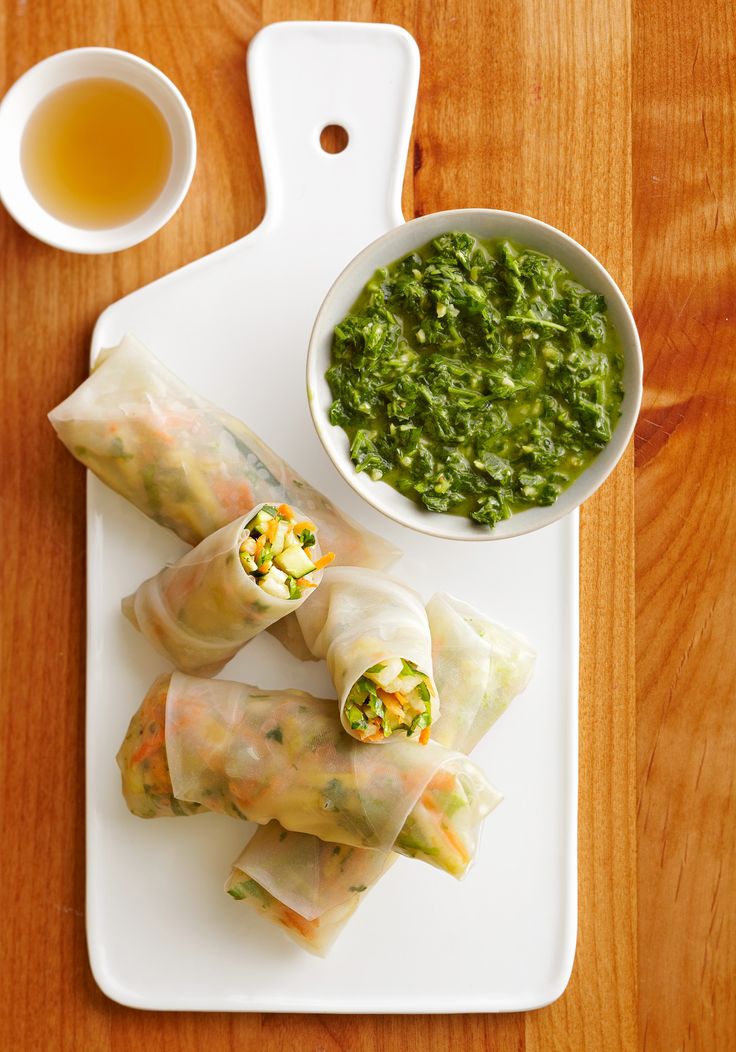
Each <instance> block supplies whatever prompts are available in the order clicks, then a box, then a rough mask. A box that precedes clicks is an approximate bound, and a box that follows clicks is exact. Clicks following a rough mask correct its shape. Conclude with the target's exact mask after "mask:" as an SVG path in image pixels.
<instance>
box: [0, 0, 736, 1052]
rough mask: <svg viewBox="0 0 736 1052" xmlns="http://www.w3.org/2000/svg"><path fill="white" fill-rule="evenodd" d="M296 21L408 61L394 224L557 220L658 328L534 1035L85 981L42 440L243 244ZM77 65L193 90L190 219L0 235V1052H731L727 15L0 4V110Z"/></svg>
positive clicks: (665, 3) (604, 2) (60, 496)
mask: <svg viewBox="0 0 736 1052" xmlns="http://www.w3.org/2000/svg"><path fill="white" fill-rule="evenodd" d="M292 18H309V19H313V18H324V19H348V20H357V21H385V22H396V23H400V24H401V25H404V26H405V27H406V28H407V29H408V30H409V31H410V32H411V33H412V34H413V35H414V37H415V38H416V40H417V42H418V44H419V47H420V50H421V56H422V78H421V84H420V91H419V100H418V108H417V116H416V121H415V128H414V132H415V134H414V141H413V148H412V151H411V154H410V159H409V164H408V167H407V178H406V184H405V213H406V215H407V216H411V215H419V214H423V213H426V212H430V211H435V210H438V209H442V208H452V207H462V206H472V205H477V206H495V207H499V208H507V209H512V210H516V211H521V212H529V213H531V214H532V215H535V216H538V217H539V218H541V219H544V220H546V221H548V222H550V223H553V224H555V225H556V226H559V227H562V228H563V229H564V230H566V231H567V232H569V233H570V234H572V235H573V236H574V237H575V238H578V239H579V240H581V241H582V242H583V243H584V244H585V245H586V246H587V247H589V248H590V250H591V251H592V252H593V253H594V254H595V255H597V256H598V257H599V258H600V259H601V260H602V261H603V263H604V264H605V265H606V267H607V268H608V269H609V270H610V271H611V273H612V274H613V276H614V277H615V278H616V280H617V281H618V282H619V284H620V285H621V287H622V288H623V290H624V292H625V293H626V294H627V296H628V297H629V299H630V301H632V302H633V305H634V308H635V313H636V316H637V320H638V323H639V325H640V328H641V333H642V341H643V345H644V353H645V364H646V393H645V399H644V407H643V411H642V416H641V420H640V423H639V427H638V429H637V436H636V458H635V459H636V465H635V464H634V455H633V452H630V453H629V454H628V455H627V456H626V457H625V458H624V460H623V461H622V463H621V464H620V466H619V468H618V469H617V471H616V472H615V473H614V475H613V476H612V478H611V479H610V480H609V481H608V482H607V483H606V485H605V486H604V487H603V489H602V490H601V491H599V493H598V494H597V495H596V496H595V497H594V498H593V499H592V500H591V501H590V502H589V503H588V504H587V505H586V506H585V508H584V509H583V515H582V533H581V604H582V609H581V615H582V616H581V622H582V641H581V699H580V700H581V704H580V828H579V832H580V861H579V880H580V916H579V938H578V949H577V957H576V962H575V968H574V971H573V976H572V980H571V982H570V985H569V987H568V989H567V991H566V992H565V994H564V995H563V997H562V998H560V1000H559V1001H557V1002H556V1003H555V1004H553V1005H551V1006H549V1007H548V1008H545V1009H542V1010H540V1011H538V1012H532V1013H526V1014H517V1015H508V1016H455V1017H453V1016H443V1017H431V1018H419V1017H338V1016H322V1017H310V1016H267V1015H263V1016H260V1015H224V1014H223V1015H213V1014H195V1013H188V1014H187V1013H185V1014H165V1013H144V1012H136V1011H133V1010H130V1009H126V1008H122V1007H120V1006H118V1005H116V1004H114V1003H112V1002H111V1001H109V1000H107V999H106V998H105V997H104V996H103V995H102V994H101V993H100V992H99V991H98V989H97V988H96V986H95V984H94V981H93V980H92V977H91V975H90V972H89V967H88V963H87V956H86V946H85V935H84V811H83V793H84V743H83V712H84V631H85V624H84V588H85V568H84V555H85V552H84V546H85V540H84V536H85V534H84V528H85V519H84V488H85V482H84V472H83V470H82V469H81V468H80V467H79V465H77V464H75V463H74V462H73V461H72V459H71V458H70V457H69V456H68V454H67V453H66V452H65V451H64V449H63V448H62V447H61V445H60V444H59V443H58V442H56V440H55V439H54V436H53V433H52V431H51V428H50V426H49V425H48V423H47V421H46V419H45V414H46V413H47V411H48V410H49V409H50V408H51V407H52V406H53V405H55V404H56V403H57V402H58V401H60V400H61V399H62V398H63V397H64V396H65V395H66V394H67V393H69V392H70V391H71V390H72V388H73V387H75V386H76V385H77V384H78V383H79V382H80V381H81V380H82V379H83V377H84V376H85V375H86V371H87V356H88V348H89V339H90V335H91V330H92V325H93V323H94V321H95V318H96V317H97V315H98V314H99V312H100V311H101V310H102V309H103V308H104V307H105V306H106V305H107V304H108V303H110V302H112V301H113V300H115V299H118V298H119V297H120V296H122V295H124V294H125V293H127V292H129V291H131V290H133V289H135V288H137V287H138V286H140V285H141V284H143V283H145V282H148V281H151V280H152V279H154V278H156V277H159V276H160V275H162V274H164V273H166V272H167V271H169V270H172V269H174V268H175V267H178V266H181V265H182V264H184V263H186V262H189V261H190V260H193V259H196V258H197V257H199V256H201V255H202V254H204V253H205V252H209V251H211V250H213V249H215V248H218V247H220V246H222V245H225V244H227V243H228V242H230V241H232V240H234V239H235V238H237V237H240V236H242V235H244V234H245V233H247V232H248V231H249V230H250V229H252V228H253V227H254V226H255V225H256V224H257V223H258V221H259V219H260V218H261V215H262V213H263V206H264V202H263V188H262V181H261V175H260V169H259V165H258V155H257V149H256V144H255V137H254V131H253V124H252V118H251V114H250V108H249V101H248V89H247V84H246V80H245V74H244V58H245V51H246V47H247V44H248V41H249V40H250V39H251V37H252V36H253V35H254V33H255V32H257V30H258V29H259V28H260V27H261V26H262V25H265V24H267V23H269V22H274V21H279V20H282V19H292ZM88 44H104V45H109V46H115V47H120V48H125V49H127V50H130V51H134V52H136V53H137V54H139V55H141V56H143V57H144V58H147V59H149V60H150V61H152V62H153V63H155V64H156V65H157V66H159V67H160V68H161V69H163V70H164V72H166V73H167V74H169V75H170V76H171V77H172V79H173V80H174V81H175V82H176V83H177V84H179V85H180V86H181V88H182V89H183V91H184V93H185V95H186V97H187V99H188V101H189V103H190V105H191V108H192V111H193V114H194V119H195V123H196V126H197V132H198V139H199V164H198V168H197V173H196V175H195V179H194V182H193V184H192V189H191V191H190V193H189V196H188V197H187V199H186V201H185V203H184V205H183V207H182V208H181V210H180V211H179V213H178V214H177V216H176V217H175V218H174V219H173V220H172V221H171V222H170V223H169V224H168V225H167V226H166V227H165V229H164V230H162V231H161V232H160V233H159V234H157V235H156V236H155V237H153V238H152V239H150V240H149V241H147V242H146V243H144V244H143V245H140V246H138V247H136V248H134V249H130V250H128V251H126V252H123V253H120V254H118V255H113V256H103V257H97V258H94V257H90V258H87V257H75V256H71V255H66V254H64V253H60V252H57V251H55V250H53V249H51V248H47V247H46V246H44V245H41V244H40V243H38V242H36V241H34V240H33V239H32V238H30V237H28V236H27V235H26V234H25V233H24V232H23V231H21V230H20V229H19V228H18V227H17V226H16V225H15V224H14V223H13V222H12V220H11V219H10V218H9V217H8V216H7V215H6V214H5V213H4V212H2V214H0V261H1V263H0V266H1V268H2V269H1V271H0V319H1V324H2V337H3V347H2V360H1V363H0V367H1V375H2V413H0V465H1V468H0V470H1V473H2V490H1V492H0V498H1V505H0V506H1V507H2V518H1V520H0V521H2V537H3V547H2V552H3V559H2V568H1V571H0V572H1V573H2V601H3V602H2V607H3V613H2V626H1V629H2V631H1V636H0V638H1V639H2V692H1V694H0V705H2V718H1V719H0V851H1V855H0V1049H3V1050H4V1049H13V1050H17V1049H20V1050H26V1049H28V1050H34V1052H35V1050H36V1049H39V1050H44V1052H45V1050H47V1049H48V1050H57V1049H64V1050H75V1052H76V1050H81V1052H98V1050H99V1052H127V1050H133V1049H137V1048H140V1047H153V1048H157V1049H160V1050H162V1052H195V1050H199V1049H200V1048H201V1047H206V1048H207V1049H208V1052H220V1050H228V1052H235V1050H237V1052H256V1050H259V1052H260V1050H265V1052H271V1050H274V1052H281V1050H284V1052H286V1050H291V1049H303V1050H304V1052H318V1050H319V1052H338V1050H339V1052H347V1050H349V1052H353V1050H355V1052H390V1050H394V1049H412V1050H415V1049H416V1050H425V1049H426V1050H444V1049H453V1050H455V1049H458V1050H472V1052H476V1050H482V1049H483V1050H498V1052H507V1050H508V1052H510V1050H529V1052H547V1050H561V1052H564V1050H572V1052H578V1050H586V1049H591V1050H595V1052H598V1050H607V1049H626V1050H628V1049H634V1048H637V1047H640V1048H645V1049H647V1050H649V1052H660V1050H667V1052H669V1050H672V1052H676V1050H680V1049H705V1050H710V1049H713V1050H719V1052H721V1050H723V1052H728V1050H730V1049H733V1048H736V994H735V993H734V977H735V976H736V932H735V930H734V929H735V924H734V913H735V912H736V876H735V867H734V840H735V838H736V836H735V835H736V814H735V813H734V811H735V807H734V779H735V774H734V770H735V757H736V711H735V709H734V694H735V689H734V688H735V687H736V647H734V643H733V640H732V636H733V624H734V614H735V609H734V608H735V607H736V599H735V598H734V596H735V595H736V552H735V550H734V544H733V521H732V520H733V518H734V515H735V514H736V512H735V510H734V509H735V508H736V499H735V498H736V493H735V490H736V484H735V482H734V479H735V478H736V474H735V469H736V443H735V442H734V439H733V435H734V434H735V433H736V428H735V427H734V424H736V412H735V411H734V406H736V366H735V365H734V364H733V363H734V361H735V360H736V359H734V357H733V353H732V346H733V342H734V329H735V326H736V292H735V288H736V285H735V280H734V263H735V262H736V246H735V245H734V240H735V236H734V205H735V203H736V153H735V150H736V137H735V136H734V109H735V106H736V103H735V101H734V100H735V99H736V83H734V81H735V76H736V75H735V69H736V66H735V65H734V53H735V49H736V38H735V34H734V8H733V5H732V3H730V0H721V2H716V0H705V2H703V3H700V4H698V5H690V4H683V3H681V2H678V0H538V2H532V0H516V2H509V0H504V2H502V0H464V2H461V0H450V2H446V3H429V2H421V0H386V2H383V3H372V2H369V0H336V2H333V3H329V2H322V0H314V2H308V0H303V2H297V0H293V2H280V0H263V2H262V3H258V2H255V0H254V2H250V3H249V2H245V0H218V2H206V0H188V2H187V3H178V2H176V0H118V2H100V3H89V2H85V0H38V2H36V0H34V2H33V3H26V2H21V0H19V2H18V3H12V4H11V3H6V4H5V5H3V6H2V7H0V91H4V90H5V89H6V88H7V87H8V86H9V85H10V84H11V83H12V82H13V81H14V80H15V79H16V78H17V77H18V76H19V75H20V74H21V73H22V72H23V71H24V70H25V69H26V68H27V67H29V66H30V65H32V64H33V63H35V62H36V61H38V60H39V59H41V58H43V57H45V56H47V55H49V54H51V53H53V52H55V51H59V50H62V49H64V48H68V47H76V46H80V45H88ZM0 163H2V158H0ZM0 212H1V210H0ZM635 489H636V503H634V490H635ZM634 583H636V592H635V589H634ZM635 596H636V599H635ZM635 670H636V675H637V677H638V678H637V680H636V682H637V687H638V689H637V690H636V692H635V678H634V677H635ZM635 696H636V699H637V703H636V706H635ZM637 851H638V859H637ZM387 959H388V958H387Z"/></svg>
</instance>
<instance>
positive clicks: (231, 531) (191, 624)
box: [122, 504, 322, 676]
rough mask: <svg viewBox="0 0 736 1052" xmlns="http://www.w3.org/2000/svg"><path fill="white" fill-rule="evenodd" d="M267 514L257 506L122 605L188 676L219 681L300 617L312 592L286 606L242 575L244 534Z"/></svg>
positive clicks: (316, 574)
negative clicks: (273, 630)
mask: <svg viewBox="0 0 736 1052" xmlns="http://www.w3.org/2000/svg"><path fill="white" fill-rule="evenodd" d="M262 507H263V504H257V505H256V506H255V507H254V508H252V509H251V510H250V511H249V512H248V514H247V515H245V516H243V517H241V518H238V519H236V520H235V521H234V522H231V523H230V524H229V525H227V526H223V527H222V529H220V530H217V531H216V532H215V533H213V534H212V535H211V536H210V537H207V538H206V539H205V540H204V541H201V542H200V543H199V544H198V545H197V546H196V548H193V549H192V550H191V551H189V552H187V553H186V555H183V556H182V558H181V559H179V560H177V562H175V563H173V564H172V565H171V566H166V567H164V569H163V570H161V571H160V573H158V574H156V576H155V577H150V578H149V579H148V580H147V581H144V582H143V584H141V585H140V587H139V588H138V590H137V591H136V592H135V593H134V594H133V595H130V596H128V597H127V598H126V599H124V600H123V602H122V609H123V613H124V614H125V616H126V617H127V618H128V620H129V621H130V622H131V624H133V626H134V627H135V628H137V629H138V631H139V632H141V633H142V635H144V636H145V637H146V639H147V640H148V642H149V643H150V644H151V645H152V646H153V647H155V649H156V650H157V651H158V652H159V653H160V654H163V656H164V657H166V658H168V660H169V661H171V663H172V664H173V665H175V666H176V667H177V668H178V669H181V671H182V672H189V673H191V674H192V675H199V676H214V675H216V674H217V673H218V672H219V671H220V669H222V668H223V666H224V665H226V664H227V662H228V661H230V660H231V659H232V658H233V657H235V655H236V654H237V652H238V651H239V650H240V648H241V647H243V646H244V645H245V644H246V643H247V642H248V641H249V640H250V639H253V637H254V636H256V635H258V633H259V632H262V631H263V630H264V629H266V628H268V627H269V626H270V625H272V624H273V623H274V622H276V621H278V620H279V619H281V618H283V617H286V616H287V615H288V614H291V613H294V612H295V611H296V610H297V609H298V608H299V606H301V604H302V603H303V602H304V600H305V599H306V598H307V597H308V596H310V593H311V592H312V591H313V589H309V590H306V589H305V591H304V593H303V595H302V597H301V598H300V599H280V598H279V597H278V596H273V595H269V593H268V592H266V591H264V589H263V588H260V587H259V586H258V584H257V583H256V581H255V580H254V578H253V577H251V576H250V575H249V574H248V573H247V571H246V570H245V569H244V568H243V565H242V563H241V561H240V552H239V549H240V541H241V537H242V531H243V527H244V526H246V524H247V523H248V522H250V520H251V519H252V518H253V516H254V515H256V513H257V512H258V511H259V510H260V508H262ZM300 517H302V518H303V516H301V515H300ZM314 551H315V553H317V552H318V551H319V548H318V546H317V545H315V547H314ZM321 578H322V573H321V571H314V572H313V574H312V575H310V580H311V581H313V582H314V584H319V581H320V580H321Z"/></svg>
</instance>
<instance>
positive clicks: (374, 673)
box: [345, 658, 433, 745]
mask: <svg viewBox="0 0 736 1052" xmlns="http://www.w3.org/2000/svg"><path fill="white" fill-rule="evenodd" d="M432 693H433V687H432V683H431V680H430V679H429V677H428V676H425V675H424V673H423V672H420V671H419V669H418V668H417V666H416V665H415V664H414V662H413V661H405V660H404V658H396V659H393V660H390V661H383V662H380V663H379V664H377V665H372V666H371V668H368V669H366V670H365V672H364V673H363V675H362V676H361V677H360V679H359V680H358V681H357V683H355V684H354V686H353V687H352V688H351V690H350V693H349V694H348V696H347V700H346V701H345V715H346V717H347V719H348V722H349V723H350V727H351V729H352V730H354V731H357V736H358V737H359V738H360V739H361V741H367V742H379V741H383V740H384V739H385V738H388V737H390V736H391V735H392V734H393V733H394V732H396V731H405V732H406V734H407V736H409V737H413V736H414V735H418V737H419V741H420V742H421V743H422V745H426V743H427V742H428V741H429V729H430V725H431V723H432Z"/></svg>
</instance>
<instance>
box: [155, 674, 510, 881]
mask: <svg viewBox="0 0 736 1052" xmlns="http://www.w3.org/2000/svg"><path fill="white" fill-rule="evenodd" d="M165 740H166V753H167V758H168V765H169V772H170V777H171V785H172V791H173V795H174V797H175V798H176V799H177V800H182V801H186V802H189V803H200V804H203V805H204V806H205V807H207V808H208V809H209V810H211V811H219V812H221V813H224V814H229V815H232V816H233V817H238V818H243V819H246V820H250V821H253V822H257V823H258V824H259V825H265V824H266V823H268V822H270V821H271V820H272V819H275V820H276V821H278V822H279V823H280V824H281V825H282V826H283V827H284V829H289V830H293V831H295V832H301V833H310V834H313V835H314V836H317V837H319V838H320V839H322V840H331V841H334V842H335V843H342V844H350V845H353V846H355V847H367V848H373V849H377V850H380V851H388V850H389V849H390V848H391V847H392V846H393V847H395V848H396V849H397V850H400V851H401V853H402V854H406V855H409V856H410V857H417V858H422V860H423V861H427V862H429V863H430V864H432V865H439V866H440V867H441V868H446V869H447V870H448V871H449V872H453V871H454V870H453V867H455V868H456V869H457V871H456V875H457V876H462V875H463V873H464V871H465V868H466V867H467V862H468V861H469V859H470V858H471V857H472V855H473V853H474V851H475V848H476V845H477V839H478V835H479V829H480V825H481V823H482V820H483V818H485V816H486V815H487V814H488V812H489V811H490V810H492V809H493V807H495V806H496V804H497V803H498V801H499V800H500V796H499V794H498V793H497V792H496V791H495V790H494V789H493V788H492V786H490V785H489V783H488V782H487V780H486V779H485V777H484V775H483V774H482V773H481V772H480V771H479V770H478V769H477V768H476V767H474V766H473V765H472V764H471V763H470V762H469V761H468V760H467V759H466V758H465V757H464V756H462V755H461V754H459V753H454V752H451V751H450V750H447V749H445V748H443V747H442V746H440V745H437V744H436V743H433V742H430V743H429V744H428V745H427V746H425V747H423V748H419V747H418V746H416V745H415V744H413V743H412V742H408V741H403V742H397V743H396V744H395V746H394V748H392V749H390V750H386V749H369V748H366V747H365V746H364V745H362V744H361V743H359V742H356V741H355V740H354V739H353V738H350V737H348V736H347V735H345V734H343V732H342V730H341V728H340V726H339V724H338V722H337V721H336V720H335V718H334V702H333V701H329V700H325V699H319V698H312V697H311V696H310V695H308V694H304V693H302V692H300V691H263V690H259V689H258V688H257V687H250V686H247V685H244V684H239V683H229V682H227V681H224V680H203V679H195V678H193V677H190V676H185V675H184V674H183V673H179V672H176V673H174V674H173V675H172V677H171V682H170V685H169V691H168V695H167V700H166V731H165ZM440 771H443V772H446V774H447V777H449V778H450V780H451V781H452V782H453V786H456V787H457V789H458V793H460V794H461V796H459V797H458V801H459V808H456V809H455V812H456V813H453V814H452V817H451V818H449V817H448V819H447V821H448V822H449V823H450V825H451V827H452V835H453V837H454V839H455V840H456V841H459V842H461V843H462V844H463V845H466V847H465V848H464V851H465V853H466V854H467V856H468V857H467V858H466V859H465V863H464V866H463V867H462V871H460V869H459V868H457V867H456V863H455V860H454V858H452V852H451V851H449V849H446V853H447V858H445V857H440V858H439V859H437V858H434V857H433V855H435V854H437V850H436V848H435V847H434V846H433V844H431V843H430V842H429V840H430V839H431V834H432V833H434V832H435V831H436V830H437V829H438V828H439V827H438V823H437V820H436V817H435V816H436V810H437V803H436V800H435V799H434V796H436V795H437V794H436V793H434V795H433V798H432V799H431V800H429V801H427V803H426V804H425V803H424V802H423V800H424V797H425V796H426V794H427V793H430V794H433V789H432V786H433V785H434V782H435V780H436V779H437V777H438V775H439V772H440ZM429 804H432V805H433V806H432V808H430V807H429ZM433 809H434V810H433ZM399 834H401V837H400V836H399ZM420 834H421V838H420Z"/></svg>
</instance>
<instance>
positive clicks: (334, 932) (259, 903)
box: [225, 827, 396, 957]
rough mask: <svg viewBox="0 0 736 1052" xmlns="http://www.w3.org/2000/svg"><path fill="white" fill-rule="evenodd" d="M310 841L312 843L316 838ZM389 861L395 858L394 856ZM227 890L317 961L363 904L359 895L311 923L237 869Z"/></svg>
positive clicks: (231, 875)
mask: <svg viewBox="0 0 736 1052" xmlns="http://www.w3.org/2000/svg"><path fill="white" fill-rule="evenodd" d="M266 828H268V827H266ZM309 839H312V840H313V839H314V837H311V838H309ZM373 854H377V852H373ZM389 857H390V858H392V859H393V858H396V856H395V855H391V856H389ZM225 890H226V891H227V893H228V894H229V895H231V896H232V898H234V899H236V900H237V901H240V902H247V903H248V904H249V905H250V906H251V907H252V908H253V909H254V910H255V911H256V912H257V913H260V914H261V916H263V917H265V918H266V920H268V921H269V922H270V923H271V924H276V925H278V926H280V927H281V928H283V930H284V931H285V932H286V934H287V935H288V936H289V937H290V938H291V939H292V941H293V942H295V943H296V944H297V945H298V946H301V948H302V949H303V950H306V951H307V952H308V953H311V954H314V955H315V956H317V957H326V956H327V954H328V953H329V951H330V949H331V948H332V945H333V943H334V942H335V939H336V938H337V936H338V935H339V934H340V932H341V931H342V929H343V927H344V926H345V925H346V924H347V922H348V921H349V920H350V918H351V917H352V915H353V913H355V910H356V909H357V908H358V904H359V902H360V896H359V895H352V896H351V897H350V898H349V899H347V900H346V901H345V902H343V903H341V904H340V905H338V906H334V907H333V908H332V909H331V910H329V911H327V912H326V913H323V914H322V916H320V917H313V918H309V919H308V918H306V917H303V916H302V915H301V914H300V913H297V911H296V910H293V909H291V907H290V906H288V905H287V903H285V902H281V901H280V900H279V899H278V898H276V897H275V896H274V895H272V894H271V893H270V892H269V891H268V890H267V888H265V887H264V886H263V885H262V884H259V883H258V881H257V880H256V879H255V878H253V877H249V876H248V874H247V873H245V872H243V871H242V870H240V869H237V868H233V871H232V873H231V874H230V877H229V879H228V881H227V883H226V884H225Z"/></svg>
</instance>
